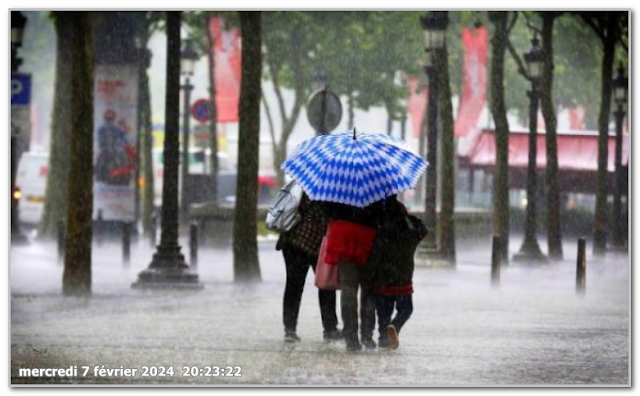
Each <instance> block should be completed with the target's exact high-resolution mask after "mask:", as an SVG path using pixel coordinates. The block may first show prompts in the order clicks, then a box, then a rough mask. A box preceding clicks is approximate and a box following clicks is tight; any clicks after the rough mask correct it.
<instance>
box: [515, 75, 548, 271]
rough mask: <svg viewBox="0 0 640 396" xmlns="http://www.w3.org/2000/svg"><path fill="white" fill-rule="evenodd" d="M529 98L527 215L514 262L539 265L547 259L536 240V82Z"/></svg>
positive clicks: (535, 81) (537, 88)
mask: <svg viewBox="0 0 640 396" xmlns="http://www.w3.org/2000/svg"><path fill="white" fill-rule="evenodd" d="M528 96H529V163H528V166H527V209H526V210H527V214H526V220H525V234H524V242H523V243H522V247H520V252H518V253H517V254H516V255H515V256H514V257H513V260H514V261H520V262H533V263H541V262H543V263H544V262H547V258H546V257H545V256H544V254H543V253H542V251H541V250H540V245H539V244H538V239H537V228H538V226H537V222H536V216H537V210H536V207H537V202H536V201H537V198H536V195H537V184H538V181H537V180H538V172H537V159H538V103H539V99H540V95H539V87H538V80H537V79H533V80H532V81H531V90H530V91H529V92H528Z"/></svg>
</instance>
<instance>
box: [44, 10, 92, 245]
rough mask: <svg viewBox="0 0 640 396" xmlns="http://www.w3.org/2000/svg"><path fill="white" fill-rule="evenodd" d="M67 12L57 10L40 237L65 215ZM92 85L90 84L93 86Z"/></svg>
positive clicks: (68, 72) (68, 83) (69, 51)
mask: <svg viewBox="0 0 640 396" xmlns="http://www.w3.org/2000/svg"><path fill="white" fill-rule="evenodd" d="M68 19H69V15H67V14H66V13H57V14H56V17H55V29H56V36H57V45H56V47H57V50H56V51H57V52H56V76H55V88H54V96H53V111H52V116H53V120H52V122H51V139H50V142H51V143H50V145H51V146H50V147H49V174H48V176H47V187H46V191H45V201H44V214H43V217H42V222H41V223H40V231H39V236H40V237H41V238H53V237H55V235H56V234H57V232H58V223H59V222H60V221H64V220H65V218H66V205H67V180H68V176H69V130H70V129H69V124H70V123H71V108H70V106H69V103H71V68H70V67H69V65H70V64H71V55H72V49H71V38H72V35H71V33H70V31H71V26H70V25H68V24H67V23H66V21H67V20H68ZM92 86H93V85H92Z"/></svg>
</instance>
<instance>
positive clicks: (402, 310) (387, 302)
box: [376, 294, 413, 341]
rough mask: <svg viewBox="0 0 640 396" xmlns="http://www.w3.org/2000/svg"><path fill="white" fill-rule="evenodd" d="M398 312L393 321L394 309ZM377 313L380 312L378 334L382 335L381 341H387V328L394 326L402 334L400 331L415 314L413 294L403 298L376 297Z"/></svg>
mask: <svg viewBox="0 0 640 396" xmlns="http://www.w3.org/2000/svg"><path fill="white" fill-rule="evenodd" d="M394 308H395V309H396V310H397V311H398V312H397V313H396V316H395V317H394V318H393V320H391V315H393V309H394ZM376 311H377V312H378V332H379V333H380V340H382V341H384V340H386V339H387V326H388V325H390V324H392V325H394V326H395V328H396V329H397V330H398V333H399V332H400V329H401V328H402V326H404V324H405V323H406V321H407V320H409V317H410V316H411V313H412V312H413V299H412V298H411V294H405V295H402V296H383V295H381V294H379V295H377V296H376Z"/></svg>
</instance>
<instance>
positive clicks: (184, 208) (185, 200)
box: [180, 75, 193, 223]
mask: <svg viewBox="0 0 640 396" xmlns="http://www.w3.org/2000/svg"><path fill="white" fill-rule="evenodd" d="M181 88H182V91H183V92H184V110H183V112H182V189H181V197H180V214H181V219H182V222H183V223H185V222H186V221H187V220H188V218H189V197H188V195H189V194H188V193H189V189H190V188H189V187H190V186H189V184H188V183H187V179H188V177H189V134H190V131H191V112H190V109H191V91H192V90H193V85H191V79H190V78H189V75H187V76H186V78H185V81H184V85H183V86H182V87H181Z"/></svg>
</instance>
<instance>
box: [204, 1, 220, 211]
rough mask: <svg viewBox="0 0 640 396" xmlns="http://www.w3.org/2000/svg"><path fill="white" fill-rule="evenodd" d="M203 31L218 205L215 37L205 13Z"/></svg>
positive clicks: (212, 165) (210, 132) (212, 167)
mask: <svg viewBox="0 0 640 396" xmlns="http://www.w3.org/2000/svg"><path fill="white" fill-rule="evenodd" d="M203 19H204V24H205V31H206V32H207V38H208V39H209V41H208V42H209V48H208V51H207V59H208V60H209V102H210V103H211V120H210V121H209V150H211V168H210V169H209V171H210V173H211V182H212V186H213V191H212V198H211V199H212V201H213V202H214V203H215V204H216V205H217V203H218V172H219V168H220V167H219V164H218V107H217V106H216V57H215V37H213V35H212V34H211V29H210V26H209V23H210V21H211V17H210V16H209V15H207V14H206V13H205V16H204V18H203Z"/></svg>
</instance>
